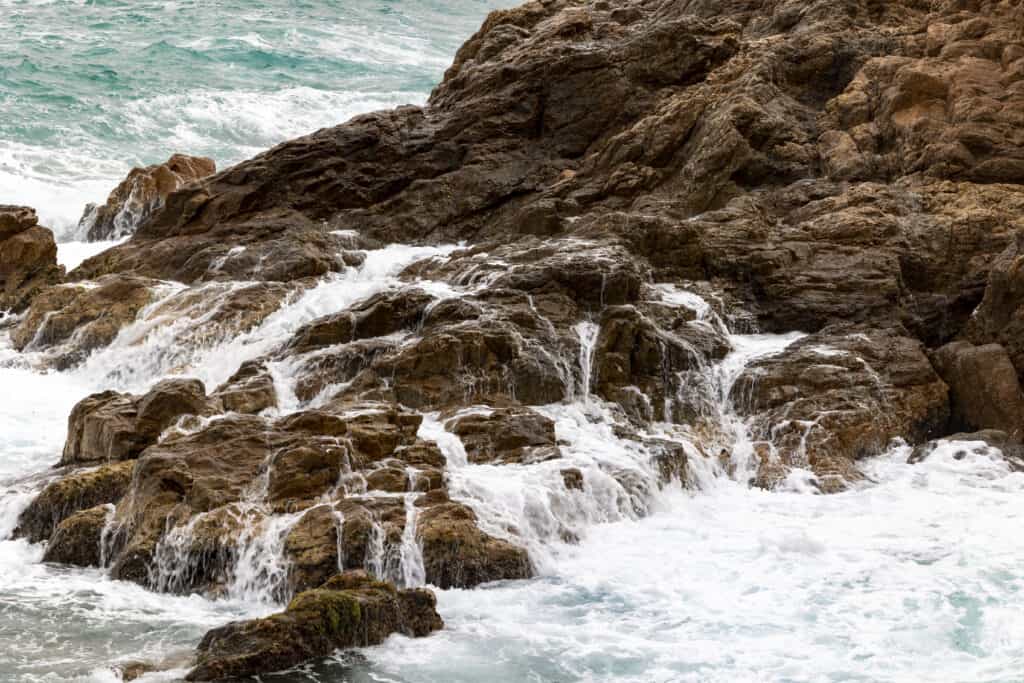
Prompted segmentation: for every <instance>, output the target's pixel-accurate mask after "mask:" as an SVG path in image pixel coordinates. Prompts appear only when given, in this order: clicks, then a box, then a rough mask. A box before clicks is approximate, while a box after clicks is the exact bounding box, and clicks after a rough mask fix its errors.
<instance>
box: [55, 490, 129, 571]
mask: <svg viewBox="0 0 1024 683" xmlns="http://www.w3.org/2000/svg"><path fill="white" fill-rule="evenodd" d="M113 510H114V507H113V505H97V506H96V507H93V508H89V509H87V510H82V511H80V512H76V513H75V514H73V515H71V516H70V517H68V518H67V519H65V520H64V521H62V522H61V523H60V524H59V525H57V528H56V530H55V531H54V532H53V536H51V537H50V542H49V544H48V545H47V546H46V553H45V554H44V555H43V562H57V563H60V564H69V565H72V566H75V567H101V566H103V560H104V558H103V530H104V529H105V528H106V525H107V521H108V520H109V519H110V516H111V514H112V513H113Z"/></svg>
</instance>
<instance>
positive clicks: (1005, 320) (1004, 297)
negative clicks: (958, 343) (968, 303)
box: [964, 231, 1024, 378]
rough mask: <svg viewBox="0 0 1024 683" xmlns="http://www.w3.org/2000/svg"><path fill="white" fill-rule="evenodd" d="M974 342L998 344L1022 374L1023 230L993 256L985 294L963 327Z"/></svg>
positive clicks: (1023, 358) (1023, 350) (1023, 327)
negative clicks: (994, 257)
mask: <svg viewBox="0 0 1024 683" xmlns="http://www.w3.org/2000/svg"><path fill="white" fill-rule="evenodd" d="M964 336H965V337H966V339H967V340H969V341H971V342H972V343H974V344H978V345H982V344H989V343H996V344H1001V345H1002V346H1003V347H1004V348H1005V349H1006V351H1007V353H1008V354H1009V356H1010V360H1011V361H1012V362H1013V366H1014V368H1016V370H1017V376H1018V378H1022V377H1024V342H1022V341H1021V340H1022V339H1024V231H1022V232H1018V235H1017V237H1016V238H1015V239H1014V240H1012V241H1011V243H1010V244H1009V245H1008V246H1007V247H1006V249H1005V250H1004V251H1003V252H1002V253H1001V254H999V256H998V257H997V258H996V259H994V261H993V263H992V269H991V271H990V273H989V279H988V284H987V286H986V288H985V296H984V298H983V299H982V301H981V304H980V305H979V306H978V310H977V311H976V312H975V314H974V315H973V316H972V318H971V321H970V324H969V325H968V326H967V329H966V330H965V335H964Z"/></svg>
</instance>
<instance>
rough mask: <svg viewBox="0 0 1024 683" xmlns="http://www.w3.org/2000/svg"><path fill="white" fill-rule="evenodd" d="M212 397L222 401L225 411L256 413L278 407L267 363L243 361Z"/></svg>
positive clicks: (275, 390)
mask: <svg viewBox="0 0 1024 683" xmlns="http://www.w3.org/2000/svg"><path fill="white" fill-rule="evenodd" d="M210 398H212V399H214V400H217V401H219V402H220V404H221V406H222V407H223V408H224V411H225V412H229V413H246V414H250V415H255V414H257V413H260V412H262V411H264V410H266V409H267V408H275V407H277V389H276V388H275V387H274V379H273V377H271V376H270V373H269V372H268V371H267V367H266V364H264V363H261V362H259V361H249V362H246V363H243V364H242V366H241V367H240V368H239V369H238V371H237V372H236V373H235V374H234V375H232V376H231V377H230V378H229V379H228V381H227V382H225V383H224V384H222V385H221V386H219V387H217V390H216V391H214V392H213V394H211V396H210Z"/></svg>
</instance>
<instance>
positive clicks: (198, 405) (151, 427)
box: [61, 379, 210, 465]
mask: <svg viewBox="0 0 1024 683" xmlns="http://www.w3.org/2000/svg"><path fill="white" fill-rule="evenodd" d="M209 412H210V403H209V401H208V400H207V398H206V390H205V387H204V386H203V383H202V382H200V381H199V380H194V379H174V380H164V381H162V382H158V383H157V384H155V385H154V386H153V387H152V388H151V389H150V390H149V391H148V392H147V393H146V394H144V395H143V396H133V395H130V394H120V393H117V392H113V391H105V392H103V393H100V394H94V395H92V396H89V397H88V398H85V399H83V400H82V401H80V402H79V403H78V405H76V406H75V407H74V409H73V410H72V411H71V416H70V417H69V418H68V439H67V442H66V443H65V444H64V454H63V457H62V458H61V464H62V465H70V464H83V463H95V462H106V461H110V460H130V459H133V458H137V457H138V456H139V455H140V454H141V453H142V451H143V450H144V449H145V448H146V447H148V446H150V445H152V444H154V443H156V441H157V439H158V438H159V436H160V434H161V433H162V432H163V431H164V430H165V429H167V428H168V427H170V426H171V425H172V424H174V423H175V422H176V421H177V420H178V419H179V418H180V417H182V416H184V415H204V414H209Z"/></svg>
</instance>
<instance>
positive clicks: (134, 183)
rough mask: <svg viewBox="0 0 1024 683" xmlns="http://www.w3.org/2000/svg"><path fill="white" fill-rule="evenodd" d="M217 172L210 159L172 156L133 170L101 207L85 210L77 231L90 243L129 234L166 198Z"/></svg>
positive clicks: (92, 205)
mask: <svg viewBox="0 0 1024 683" xmlns="http://www.w3.org/2000/svg"><path fill="white" fill-rule="evenodd" d="M216 170H217V167H216V164H214V162H213V159H207V158H205V157H191V156H186V155H184V154H175V155H174V156H172V157H171V158H170V159H168V160H167V161H165V162H164V163H162V164H154V165H152V166H147V167H145V168H133V169H132V170H131V172H130V173H129V174H128V177H127V178H125V179H124V180H123V181H121V184H120V185H118V186H117V187H116V188H114V191H113V192H111V193H110V196H109V197H108V198H107V203H106V204H104V205H102V206H96V205H95V204H90V205H89V206H87V207H86V209H85V213H84V214H83V215H82V219H81V220H80V221H79V222H78V229H79V231H80V232H82V233H83V234H84V235H85V237H86V239H88V240H89V241H90V242H96V241H99V240H112V239H116V238H118V237H126V236H128V235H131V234H133V233H134V232H135V231H136V230H137V229H138V227H139V226H140V225H142V224H143V223H144V222H145V221H146V220H147V219H148V218H149V216H151V215H152V214H153V212H155V211H156V210H157V209H159V208H160V207H162V206H163V204H164V200H166V199H167V195H169V194H171V193H172V192H174V191H175V190H178V189H179V188H181V187H184V186H185V185H188V184H189V183H191V182H195V181H197V180H200V179H201V178H205V177H206V176H209V175H212V174H213V173H214V172H215V171H216Z"/></svg>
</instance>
